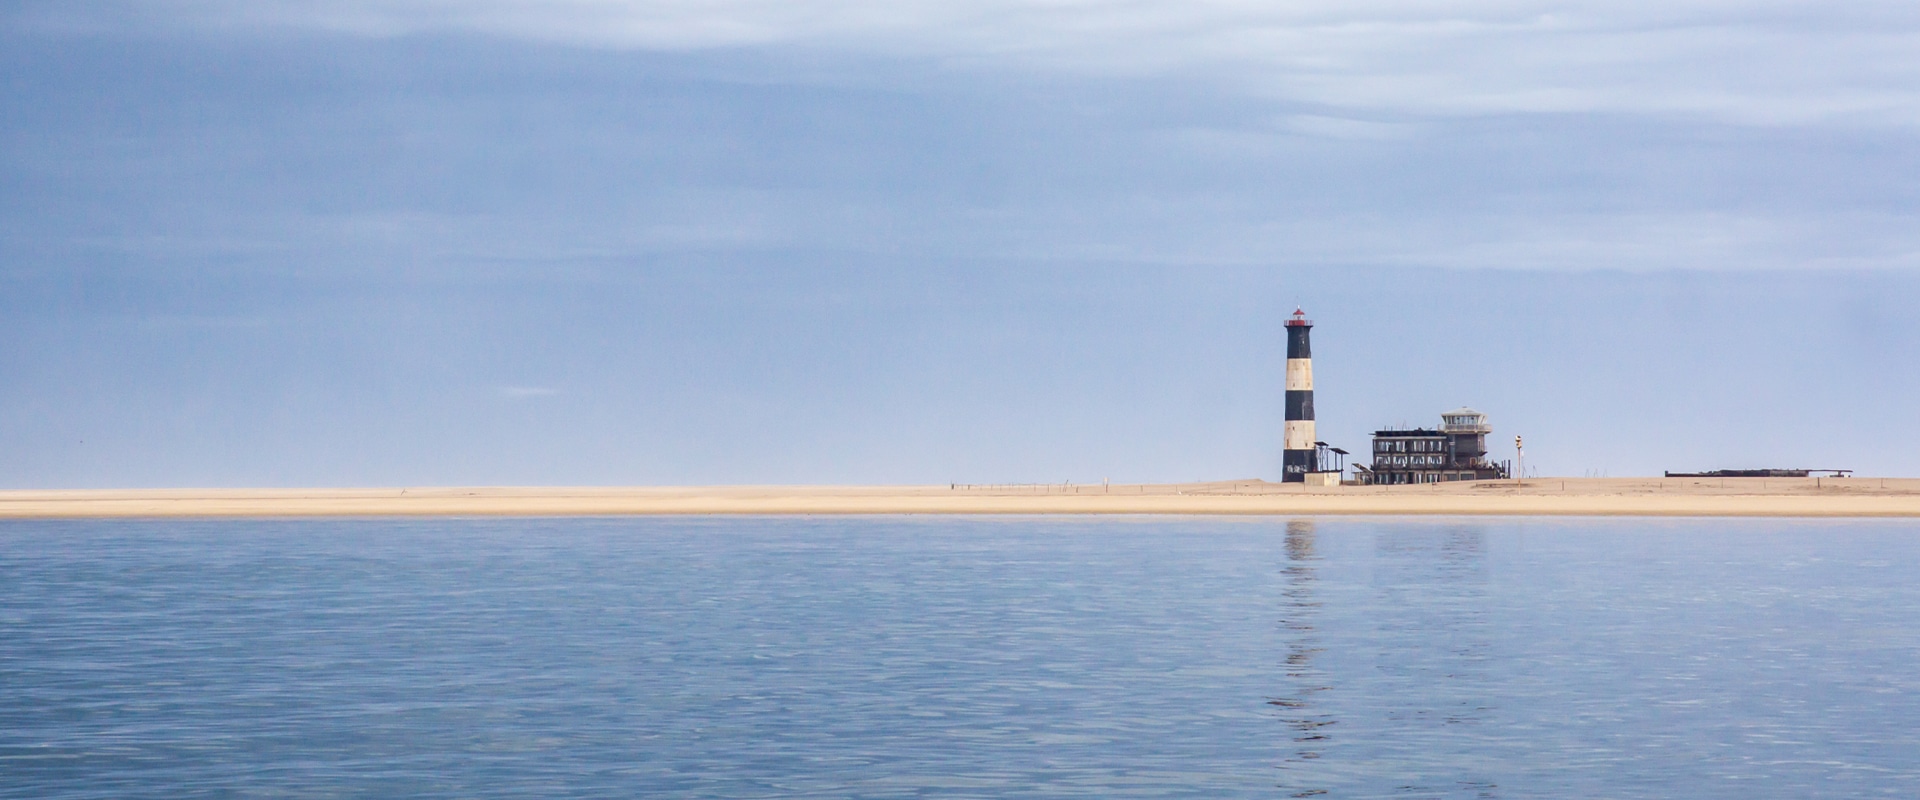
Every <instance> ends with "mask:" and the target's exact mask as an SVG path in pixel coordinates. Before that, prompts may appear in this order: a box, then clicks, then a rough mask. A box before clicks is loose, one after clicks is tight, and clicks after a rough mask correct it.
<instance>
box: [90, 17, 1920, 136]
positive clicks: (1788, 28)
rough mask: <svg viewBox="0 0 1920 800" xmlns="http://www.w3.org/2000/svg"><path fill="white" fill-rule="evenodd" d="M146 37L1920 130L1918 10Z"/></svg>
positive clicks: (636, 20) (456, 23) (553, 24)
mask: <svg viewBox="0 0 1920 800" xmlns="http://www.w3.org/2000/svg"><path fill="white" fill-rule="evenodd" d="M126 7H127V8H131V9H133V10H135V12H136V13H135V17H144V18H146V19H148V20H159V19H167V20H172V21H175V22H178V21H180V20H189V21H190V22H189V23H188V24H193V25H197V26H208V27H215V28H225V29H230V30H241V31H244V30H248V29H257V28H260V27H292V28H303V29H319V30H327V31H335V32H343V33H349V34H357V35H368V36H402V35H408V34H418V33H432V32H446V31H460V32H470V33H478V34H485V35H494V36H503V37H511V38H522V39H531V40H539V41H549V42H562V43H569V44H576V45H581V46H592V47H616V48H642V49H663V50H698V49H706V48H740V47H764V46H782V47H799V48H809V49H815V50H828V51H837V52H848V53H852V54H858V55H874V56H883V57H904V58H930V59H936V60H938V61H940V62H942V63H944V64H948V65H956V66H961V67H967V68H983V69H1033V68H1045V69H1057V70H1066V71H1072V72H1076V73H1091V74H1102V75H1181V76H1191V77H1199V78H1204V79H1208V80H1214V81H1219V82H1224V83H1226V84H1229V85H1232V86H1235V87H1237V88H1240V89H1243V90H1246V91H1250V92H1254V93H1259V94H1264V95H1270V96H1274V97H1278V98H1283V99H1288V100H1295V101H1306V102H1312V103H1318V104H1323V105H1326V106H1330V107H1334V108H1349V109H1362V110H1373V111H1385V112H1396V113H1420V114H1440V115H1452V114H1482V113H1516V112H1520V113H1525V112H1613V113H1635V114H1679V115H1692V116H1700V117H1705V118H1712V119H1717V120H1722V121H1733V122H1740V123H1748V124H1766V125H1777V124H1802V123H1808V122H1816V121H1828V120H1854V121H1865V122H1875V123H1895V124H1916V123H1920V6H1916V5H1915V4H1913V3H1910V2H1892V1H1889V0H1881V1H1880V2H1856V3H1845V4H1832V3H1818V2H1734V1H1733V0H1671V1H1670V2H1644V1H1643V2H1634V1H1631V0H1587V1H1586V2H1572V3H1569V2H1546V0H1452V1H1451V2H1448V1H1447V0H1441V1H1440V2H1431V1H1429V2H1414V1H1413V0H1371V1H1370V2H1369V1H1368V0H1338V1H1336V0H1308V1H1307V2H1291V3H1270V2H1251V1H1250V0H1211V1H1210V2H1209V1H1207V0H1187V1H1185V2H1143V1H1141V0H809V1H808V2H792V1H791V0H707V1H706V2H685V0H517V1H510V0H460V1H457V2H456V1H455V0H357V1H354V0H188V2H168V3H164V4H162V3H157V2H141V1H140V0H134V2H133V3H132V4H131V5H130V6H126Z"/></svg>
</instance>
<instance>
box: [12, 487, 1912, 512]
mask: <svg viewBox="0 0 1920 800" xmlns="http://www.w3.org/2000/svg"><path fill="white" fill-rule="evenodd" d="M673 514H680V515H714V514H724V515H754V514H769V515H807V514H823V515H825V514H1241V515H1256V514H1267V515H1351V514H1391V515H1431V514H1459V515H1541V516H1546V515H1555V516H1558V515H1571V516H1715V517H1737V516H1759V517H1920V479H1913V478H1841V479H1836V478H1821V479H1814V478H1805V479H1798V478H1764V479H1762V478H1729V479H1725V480H1720V479H1695V478H1566V479H1561V478H1529V479H1527V480H1526V481H1525V482H1524V483H1521V484H1515V483H1514V482H1512V481H1478V482H1468V483H1447V484H1436V485H1428V486H1339V487H1312V488H1310V487H1305V486H1300V485H1297V484H1296V485H1282V484H1277V483H1267V482H1264V481H1259V480H1242V481H1217V482H1210V483H1187V484H1124V485H1122V484H1115V485H1112V486H1102V485H1099V484H1094V485H1077V484H1073V485H1069V484H1050V485H1042V484H1000V485H956V486H945V485H942V486H684V487H471V488H448V487H430V488H389V489H139V490H132V489H105V490H49V491H6V492H0V519H5V518H12V519H29V518H62V517H65V518H100V517H305V516H398V515H405V516H488V515H499V516H528V517H537V516H619V515H673Z"/></svg>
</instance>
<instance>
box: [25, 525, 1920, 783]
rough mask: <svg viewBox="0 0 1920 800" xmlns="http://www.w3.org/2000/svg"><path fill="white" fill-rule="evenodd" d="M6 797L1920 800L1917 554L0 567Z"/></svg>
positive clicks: (1692, 548) (1151, 550)
mask: <svg viewBox="0 0 1920 800" xmlns="http://www.w3.org/2000/svg"><path fill="white" fill-rule="evenodd" d="M0 796H4V797H10V798H11V797H18V798H28V797H31V798H96V797H429V798H443V797H444V798H504V797H688V798H693V797H715V798H757V797H782V798H785V797H836V798H838V797H1019V798H1026V797H1207V798H1221V797H1330V798H1368V797H1394V798H1419V797H1447V798H1452V797H1461V798H1467V797H1471V798H1497V797H1537V798H1602V797H1605V798H1642V797H1644V798H1675V797H1686V798H1743V799H1744V798H1762V797H1781V798H1807V797H1823V798H1832V797H1900V798H1913V797H1916V796H1920V525H1917V524H1916V523H1914V522H1864V521H1852V522H1811V521H1799V522H1797V521H1751V520H1635V519H1607V520H1543V519H1513V520H1490V521H1478V520H1464V519H1462V520H1440V519H1427V520H1360V519H1321V520H1306V519H1299V520H1287V519H1224V520H1221V519H1186V518H1146V519H1068V520H1062V519H1031V518H1005V519H975V518H940V517H932V518H909V517H901V518H874V519H843V518H824V519H754V518H749V519H712V520H707V519H590V520H501V519H485V520H466V519H455V520H386V519H377V520H312V521H138V522H124V521H121V522H98V521H86V522H78V521H74V522H6V523H0Z"/></svg>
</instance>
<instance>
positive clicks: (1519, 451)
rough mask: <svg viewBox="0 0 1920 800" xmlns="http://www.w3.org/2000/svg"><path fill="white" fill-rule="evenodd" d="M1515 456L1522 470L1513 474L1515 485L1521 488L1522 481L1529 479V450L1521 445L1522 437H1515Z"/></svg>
mask: <svg viewBox="0 0 1920 800" xmlns="http://www.w3.org/2000/svg"><path fill="white" fill-rule="evenodd" d="M1513 456H1514V458H1515V459H1517V460H1519V462H1520V469H1519V470H1518V471H1516V472H1514V473H1513V485H1515V486H1519V485H1520V481H1521V479H1523V478H1525V477H1527V449H1526V448H1525V447H1522V446H1521V444H1520V437H1518V436H1515V437H1513Z"/></svg>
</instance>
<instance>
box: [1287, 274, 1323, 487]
mask: <svg viewBox="0 0 1920 800" xmlns="http://www.w3.org/2000/svg"><path fill="white" fill-rule="evenodd" d="M1312 331H1313V320H1310V319H1307V314H1306V312H1304V311H1301V310H1300V309H1298V308H1296V309H1294V310H1293V318H1292V319H1289V320H1287V423H1286V424H1287V428H1286V433H1285V434H1284V441H1285V445H1284V447H1285V448H1286V453H1285V455H1284V456H1282V461H1281V467H1282V468H1281V473H1280V482H1281V483H1305V482H1306V480H1307V473H1309V472H1313V471H1314V470H1317V469H1319V468H1320V465H1319V463H1317V461H1318V460H1317V459H1316V458H1315V457H1314V444H1313V441H1314V440H1313V348H1312V346H1311V345H1310V344H1309V342H1308V336H1309V335H1310V334H1311V333H1312Z"/></svg>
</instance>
